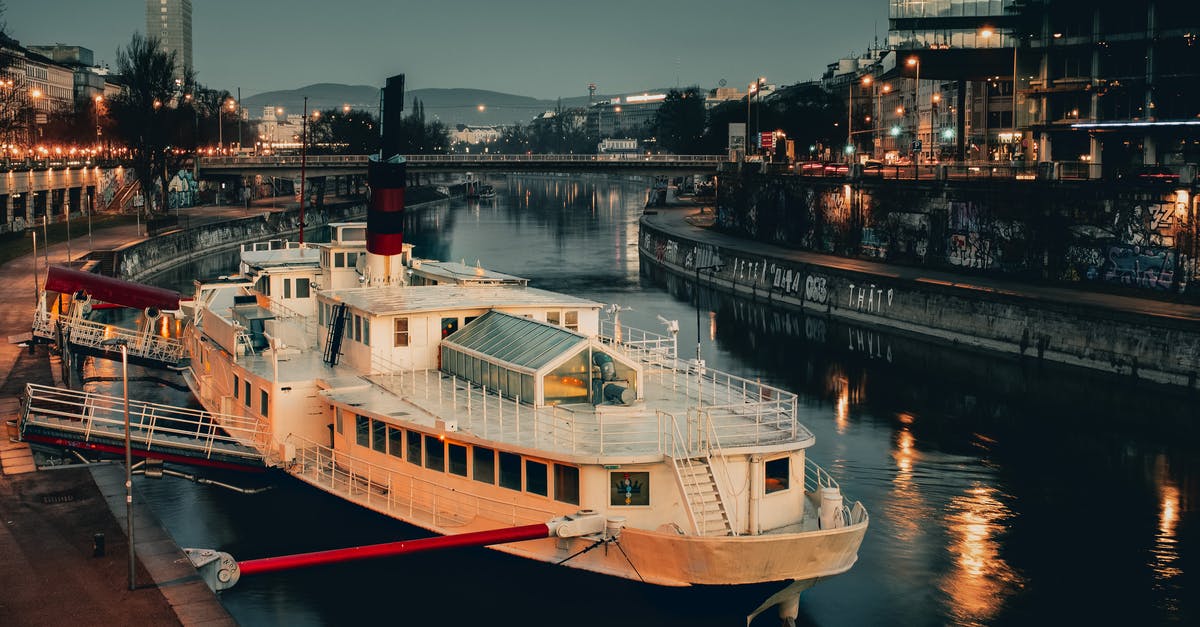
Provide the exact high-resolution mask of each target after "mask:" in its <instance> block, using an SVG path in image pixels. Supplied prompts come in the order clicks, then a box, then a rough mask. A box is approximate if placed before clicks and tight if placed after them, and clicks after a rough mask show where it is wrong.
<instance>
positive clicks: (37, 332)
mask: <svg viewBox="0 0 1200 627" xmlns="http://www.w3.org/2000/svg"><path fill="white" fill-rule="evenodd" d="M57 321H58V316H56V315H54V314H52V313H50V312H49V311H46V310H45V309H34V312H33V335H34V336H35V337H44V338H53V337H54V325H55V323H56V322H57Z"/></svg>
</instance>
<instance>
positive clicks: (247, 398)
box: [242, 381, 251, 407]
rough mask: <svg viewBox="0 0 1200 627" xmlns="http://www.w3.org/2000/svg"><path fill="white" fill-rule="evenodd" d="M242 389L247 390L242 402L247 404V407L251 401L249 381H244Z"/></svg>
mask: <svg viewBox="0 0 1200 627" xmlns="http://www.w3.org/2000/svg"><path fill="white" fill-rule="evenodd" d="M242 391H243V392H245V394H243V395H242V402H243V403H245V404H246V407H249V406H250V402H251V401H250V382H249V381H242Z"/></svg>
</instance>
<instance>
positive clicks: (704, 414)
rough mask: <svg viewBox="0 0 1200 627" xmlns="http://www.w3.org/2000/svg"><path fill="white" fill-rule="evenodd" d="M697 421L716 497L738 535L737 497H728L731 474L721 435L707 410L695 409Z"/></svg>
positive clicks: (731, 487)
mask: <svg viewBox="0 0 1200 627" xmlns="http://www.w3.org/2000/svg"><path fill="white" fill-rule="evenodd" d="M695 416H696V419H697V422H698V423H699V425H698V426H699V429H700V436H701V437H700V439H701V440H702V441H703V443H704V444H703V450H704V456H705V458H706V459H707V460H708V467H709V468H711V469H712V472H713V482H714V485H715V486H716V488H717V498H719V499H720V500H721V503H722V505H723V506H724V507H725V508H726V509H725V511H726V515H727V516H728V517H729V528H730V531H731V532H732V533H733V535H735V536H736V535H738V533H737V526H736V521H737V519H738V507H737V504H738V502H737V499H734V498H729V496H730V495H732V494H733V493H734V488H733V476H732V475H730V474H729V463H728V461H727V460H726V457H725V451H724V449H723V448H721V437H720V434H718V433H717V430H716V428H715V426H714V423H713V420H712V416H711V415H710V413H709V412H708V411H697V412H696V414H695Z"/></svg>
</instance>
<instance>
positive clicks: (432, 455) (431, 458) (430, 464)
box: [425, 435, 446, 472]
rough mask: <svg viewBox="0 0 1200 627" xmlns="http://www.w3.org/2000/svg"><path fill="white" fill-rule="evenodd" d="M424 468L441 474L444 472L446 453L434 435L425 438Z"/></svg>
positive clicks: (439, 439)
mask: <svg viewBox="0 0 1200 627" xmlns="http://www.w3.org/2000/svg"><path fill="white" fill-rule="evenodd" d="M425 467H426V468H428V469H430V470H438V471H442V472H444V471H445V470H446V451H445V449H444V447H443V446H442V440H441V438H439V437H437V436H436V435H427V436H425Z"/></svg>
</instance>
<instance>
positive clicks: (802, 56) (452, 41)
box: [4, 0, 888, 98]
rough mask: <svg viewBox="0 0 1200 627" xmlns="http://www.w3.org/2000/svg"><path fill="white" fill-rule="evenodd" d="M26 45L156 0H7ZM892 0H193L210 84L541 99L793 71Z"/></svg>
mask: <svg viewBox="0 0 1200 627" xmlns="http://www.w3.org/2000/svg"><path fill="white" fill-rule="evenodd" d="M4 4H5V5H7V12H6V14H5V16H4V19H5V20H6V21H7V23H8V32H9V34H10V35H11V36H12V37H14V38H16V39H18V40H20V41H21V43H23V44H27V45H29V44H47V43H55V42H59V43H65V44H73V45H81V46H84V47H87V48H91V49H92V50H93V51H94V52H95V57H96V61H97V62H108V63H109V64H110V65H115V63H114V60H115V58H116V50H117V48H119V47H122V46H124V45H126V44H128V43H129V38H130V36H131V35H132V34H133V32H134V31H144V30H145V21H146V18H145V11H146V3H145V0H103V1H101V2H97V1H96V0H55V1H54V2H41V1H39V0H6V1H5V2H4ZM887 7H888V3H887V0H820V1H814V0H723V1H711V0H640V1H635V0H604V1H601V2H580V1H578V0H560V1H558V2H549V1H543V0H441V1H436V0H424V1H422V2H412V1H408V0H341V1H340V2H331V1H329V0H321V1H314V0H240V1H234V0H193V2H192V46H193V56H194V63H195V66H196V71H197V72H198V79H199V81H200V82H201V83H203V84H205V85H208V86H210V87H216V88H223V89H229V90H230V91H233V90H235V89H236V88H238V87H241V88H242V95H243V96H247V95H251V94H255V93H258V92H262V91H269V90H274V89H290V88H296V87H300V86H303V85H308V84H311V83H325V82H328V83H347V84H351V85H356V84H357V85H382V84H383V81H384V79H385V78H386V77H387V76H389V75H392V74H396V73H400V72H403V73H405V74H406V75H407V84H408V86H409V88H410V89H416V88H425V87H472V88H479V89H491V90H495V91H502V92H508V93H515V94H521V95H527V96H534V97H540V98H553V97H556V96H578V95H583V94H586V93H587V84H588V83H589V82H592V83H596V84H597V86H598V88H599V91H600V92H601V93H622V92H631V91H638V90H642V89H647V88H651V87H656V86H673V85H675V84H676V83H678V84H680V85H683V86H687V85H691V84H699V85H701V86H703V87H709V88H711V87H715V86H717V83H718V81H719V80H720V79H725V80H726V81H727V82H728V85H729V86H731V87H733V86H742V87H744V86H745V85H746V84H747V83H749V82H750V81H752V80H753V79H754V78H755V77H756V76H766V77H767V78H768V80H769V81H770V82H772V83H778V84H789V83H794V82H797V81H802V80H807V79H810V78H816V77H818V76H820V74H821V72H822V71H823V70H824V68H825V64H827V63H829V62H831V61H833V60H835V59H837V58H839V57H841V56H845V55H847V54H849V53H851V52H861V51H863V50H864V49H865V48H867V47H868V46H869V45H870V44H871V42H872V40H873V39H874V37H875V33H876V32H878V33H879V37H880V38H881V39H883V38H884V36H885V34H886V31H887Z"/></svg>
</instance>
